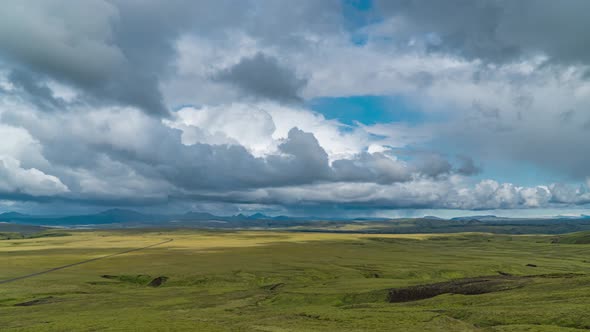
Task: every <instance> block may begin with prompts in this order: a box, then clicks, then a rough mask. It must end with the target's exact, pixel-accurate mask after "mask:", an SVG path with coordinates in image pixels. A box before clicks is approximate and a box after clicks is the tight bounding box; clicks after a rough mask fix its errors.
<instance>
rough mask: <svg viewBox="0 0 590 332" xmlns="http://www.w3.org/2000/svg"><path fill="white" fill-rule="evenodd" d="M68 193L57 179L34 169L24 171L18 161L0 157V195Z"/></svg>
mask: <svg viewBox="0 0 590 332" xmlns="http://www.w3.org/2000/svg"><path fill="white" fill-rule="evenodd" d="M68 191H69V190H68V187H67V186H65V185H64V184H63V183H62V182H61V181H60V180H59V179H58V178H57V177H55V176H52V175H48V174H45V173H43V172H42V171H40V170H38V169H35V168H30V169H24V168H22V167H21V165H20V162H19V161H18V160H16V159H13V158H10V157H6V156H0V195H4V194H10V195H23V194H24V195H31V196H54V195H59V194H64V193H67V192H68Z"/></svg>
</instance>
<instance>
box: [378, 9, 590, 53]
mask: <svg viewBox="0 0 590 332" xmlns="http://www.w3.org/2000/svg"><path fill="white" fill-rule="evenodd" d="M376 8H377V9H378V10H379V14H380V15H382V16H384V17H386V18H389V19H391V20H392V21H395V22H396V23H397V24H394V25H391V26H393V27H395V29H393V30H390V33H391V35H392V36H395V37H396V38H403V37H405V38H407V39H414V41H416V40H422V42H423V43H424V44H425V47H427V48H429V49H430V50H432V51H435V52H440V51H442V52H450V53H452V54H457V55H460V56H464V57H466V58H477V59H483V60H485V61H492V62H499V63H503V62H510V61H514V60H518V59H520V58H522V57H528V56H534V55H538V54H544V55H546V56H547V57H549V59H550V60H551V61H552V62H555V63H564V64H576V63H586V64H588V63H590V48H589V47H587V46H586V45H584V44H583V43H580V41H579V36H580V35H581V34H583V33H584V31H587V30H588V28H590V23H588V20H587V19H586V17H585V15H584V14H583V13H585V12H587V11H588V10H590V4H589V3H587V2H585V1H576V0H565V1H559V2H555V1H551V0H524V1H510V0H483V1H465V0H451V1H445V2H431V1H425V0H410V1H407V0H393V1H391V0H378V1H376Z"/></svg>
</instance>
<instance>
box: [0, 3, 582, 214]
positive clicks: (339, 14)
mask: <svg viewBox="0 0 590 332" xmlns="http://www.w3.org/2000/svg"><path fill="white" fill-rule="evenodd" d="M342 5H343V3H342V2H341V1H335V0H334V1H313V0H309V1H307V0H305V1H297V2H293V1H273V2H265V3H264V4H261V3H260V2H258V1H250V0H245V1H239V2H236V1H230V0H220V1H215V2H194V1H187V0H175V1H171V2H170V1H162V0H148V1H141V2H138V1H127V0H126V1H119V0H111V1H106V0H90V1H87V2H85V3H84V4H79V3H76V4H72V3H70V2H66V1H63V0H48V1H42V2H41V1H33V2H26V3H22V2H18V1H9V2H7V3H6V4H4V7H3V11H2V12H1V13H0V136H1V137H2V138H3V141H2V142H1V143H0V160H2V166H1V172H2V177H0V179H1V181H0V188H1V189H0V190H1V191H2V197H4V198H6V197H8V196H10V195H13V196H12V197H19V199H21V200H27V199H36V200H41V199H45V198H47V197H52V198H56V199H59V200H61V201H60V202H71V204H78V205H84V204H114V202H118V204H120V205H125V204H129V205H151V204H154V202H159V203H162V204H171V205H174V206H180V205H182V206H185V205H184V204H206V205H216V204H226V203H227V204H233V206H234V207H236V208H242V207H250V208H252V207H262V208H267V207H275V208H278V209H283V210H284V209H296V208H298V207H319V208H326V209H328V208H329V207H341V208H343V209H354V208H358V209H381V208H383V209H405V208H424V209H427V208H438V209H514V208H545V207H562V208H564V207H565V208H567V207H571V206H576V205H579V206H584V205H586V204H590V199H589V198H588V189H587V186H588V184H587V183H585V182H586V181H587V179H588V178H589V176H590V174H589V173H588V170H589V169H590V159H589V158H590V157H588V156H590V150H589V148H588V145H587V144H585V142H586V141H588V138H589V137H588V128H590V117H588V116H587V115H586V114H585V112H584V110H585V109H586V107H587V105H588V104H589V102H590V83H588V82H587V76H588V74H587V73H588V68H589V67H588V66H590V63H588V60H589V59H588V56H589V53H588V52H590V51H589V50H588V48H587V46H586V45H584V43H580V42H579V36H580V35H583V33H584V32H585V31H586V30H587V24H588V23H586V22H587V20H586V19H585V17H584V15H583V13H585V12H586V11H585V9H588V8H586V7H588V5H586V4H585V3H582V2H579V1H563V2H559V4H557V3H556V2H553V1H548V0H547V1H546V0H541V1H532V0H530V1H529V0H525V1H519V2H514V1H507V0H506V1H504V0H489V1H488V0H483V1H463V0H451V1H448V2H444V3H443V2H440V3H439V2H431V1H422V0H409V1H406V0H403V1H401V0H400V1H397V0H393V1H376V2H375V7H374V10H375V12H374V13H366V14H367V16H366V17H364V18H369V17H371V18H376V19H366V20H365V19H363V20H359V21H358V22H357V21H355V22H351V21H350V17H348V15H344V14H343V11H342ZM82 12H84V13H87V12H92V13H93V15H92V17H88V15H80V13H82ZM375 14H376V15H375ZM361 21H362V22H361ZM566 23H567V24H566ZM351 59H352V60H351ZM362 95H371V96H384V97H386V96H396V97H399V98H400V99H403V100H404V103H405V104H407V105H397V104H394V103H392V104H391V105H388V107H389V108H388V109H386V110H384V111H387V112H392V113H393V114H397V113H398V112H399V113H400V114H406V113H408V112H410V111H411V110H418V111H419V112H420V117H419V118H420V120H415V119H414V120H408V119H405V118H404V117H403V116H400V117H394V118H395V119H396V120H395V122H392V123H376V124H374V125H363V124H360V123H352V124H344V123H342V122H340V121H339V120H338V119H327V118H326V117H325V116H324V115H322V114H320V113H317V112H314V111H312V110H310V109H309V108H307V106H306V105H308V104H307V103H306V102H307V101H309V100H311V99H313V98H316V97H319V98H321V97H331V98H339V97H350V96H362ZM406 107H407V109H405V108H406ZM399 108H404V109H399ZM366 115H367V117H370V116H372V114H370V112H368V113H367V114H366ZM498 164H500V165H506V164H507V165H508V166H507V170H504V169H500V168H497V165H498ZM482 165H485V166H486V167H485V169H484V168H483V167H482ZM515 165H516V166H515ZM510 167H518V169H519V170H522V169H523V168H524V169H526V170H527V171H531V170H532V171H534V172H539V174H541V175H539V176H538V177H537V178H535V179H533V180H530V181H529V182H535V181H536V182H537V183H528V184H527V185H523V183H518V182H520V181H515V179H514V177H518V176H517V175H515V176H512V177H511V176H510V175H512V174H511V173H512V171H513V169H511V168H510ZM474 175H477V180H475V179H474V178H472V177H473V176H474ZM507 178H508V179H509V180H508V179H507ZM482 179H484V180H482ZM523 179H524V177H523ZM527 179H528V178H527ZM517 180H518V179H517ZM512 182H514V183H512ZM523 182H524V180H523ZM562 182H563V183H562ZM578 183H581V184H580V185H577V184H578ZM15 199H16V198H15ZM64 204H65V203H64Z"/></svg>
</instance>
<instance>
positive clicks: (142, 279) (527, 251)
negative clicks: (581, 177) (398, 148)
mask: <svg viewBox="0 0 590 332" xmlns="http://www.w3.org/2000/svg"><path fill="white" fill-rule="evenodd" d="M68 233H69V234H70V236H43V237H35V238H24V239H19V238H9V239H5V240H0V280H6V279H10V278H14V277H18V276H21V275H26V274H30V273H35V272H38V271H41V270H44V269H49V268H53V267H56V266H60V265H66V264H71V263H75V262H79V261H83V260H87V259H92V258H97V257H101V256H105V255H110V254H113V253H117V252H121V251H125V250H129V249H133V248H138V247H145V246H149V245H151V244H154V243H159V242H163V241H166V240H167V239H173V241H172V242H168V243H165V244H162V245H161V246H157V247H152V248H148V249H145V250H141V251H135V252H130V253H127V254H124V255H119V256H113V257H109V258H107V259H103V260H97V261H93V262H90V263H88V264H84V265H78V266H74V267H71V268H67V269H63V270H59V271H55V272H51V273H48V274H44V275H40V276H36V277H33V278H29V279H24V280H19V281H15V282H12V283H8V284H2V285H0V330H3V331H4V330H6V331H179V330H180V331H182V330H187V331H579V330H584V329H590V314H588V310H589V308H590V255H589V254H590V244H587V243H588V241H586V239H587V238H588V234H574V235H563V236H559V237H557V236H540V235H538V236H510V235H490V234H476V233H473V234H455V235H446V234H440V235H421V234H413V235H385V234H379V235H375V234H330V233H297V232H278V231H276V232H272V231H236V232H221V231H196V230H190V231H189V230H187V231H182V230H176V231H157V230H156V231H154V230H151V231H150V230H120V231H69V232H68ZM59 235H63V234H59ZM481 276H495V277H494V278H500V279H493V281H492V283H493V289H492V290H491V291H490V292H487V293H483V294H477V295H464V294H449V293H444V294H441V295H438V296H434V297H429V298H425V299H422V300H417V301H408V302H400V303H390V302H388V294H390V290H391V289H400V288H404V287H411V286H420V285H432V284H437V283H442V282H446V281H453V280H458V279H459V280H460V279H462V278H478V277H481ZM498 276H500V277H498ZM157 277H165V278H163V279H162V280H161V281H162V285H161V286H159V287H151V286H149V283H150V282H152V281H153V280H154V279H155V278H157ZM477 280H479V279H477ZM496 280H500V281H499V282H496ZM505 282H510V284H509V287H505V284H504V283H505ZM506 285H508V284H506ZM428 287H432V286H428Z"/></svg>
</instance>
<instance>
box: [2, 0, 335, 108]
mask: <svg viewBox="0 0 590 332" xmlns="http://www.w3.org/2000/svg"><path fill="white" fill-rule="evenodd" d="M338 8H339V3H338V2H337V1H321V2H316V1H301V2H297V3H294V2H290V1H277V2H272V3H268V5H265V6H260V4H259V3H257V2H256V1H254V2H252V1H228V0H221V1H215V2H211V1H207V2H205V1H187V0H175V1H163V0H149V1H135V0H131V1H119V0H113V1H106V0H87V1H75V2H71V1H65V0H49V1H31V2H22V1H8V2H6V3H3V4H2V11H0V59H4V60H6V61H8V63H9V64H10V63H14V64H18V65H21V66H23V67H25V68H27V69H29V70H30V71H31V72H35V73H37V74H39V75H46V76H47V77H50V78H52V79H56V80H59V81H61V82H64V83H67V84H70V85H72V86H75V87H76V88H77V89H80V90H81V91H83V92H84V93H85V94H86V95H87V96H85V98H86V99H88V101H89V102H92V103H94V104H119V105H130V106H136V107H139V108H140V109H142V110H143V111H144V112H146V113H148V114H152V115H157V116H168V115H169V111H168V107H167V105H165V103H164V100H163V96H162V93H161V92H160V89H159V84H160V80H161V79H163V78H164V77H166V75H168V74H169V72H170V70H171V68H170V66H171V61H172V59H173V57H174V56H175V42H176V41H177V39H178V38H179V37H180V36H181V35H183V34H189V35H190V34H199V35H200V36H202V37H205V38H209V37H211V38H213V39H215V38H216V37H215V36H218V35H221V34H223V33H224V32H225V31H229V30H232V29H235V30H241V31H243V32H245V33H247V34H251V35H253V36H255V37H257V38H259V39H260V40H261V42H262V43H266V44H270V45H277V44H280V45H289V44H291V45H295V44H297V43H298V41H297V40H298V39H300V37H298V36H299V35H300V34H301V33H302V32H304V31H307V30H309V29H315V30H317V31H327V30H337V29H338V22H339V17H340V15H338V13H339V12H338ZM269 16H272V17H273V18H274V19H273V20H270V21H269V20H266V18H267V17H269ZM253 61H254V63H248V62H247V61H246V63H244V64H243V65H242V66H239V67H237V68H235V72H232V74H235V75H237V77H236V79H237V81H236V83H237V84H239V85H240V86H246V89H251V90H248V91H253V92H255V93H261V94H263V95H265V96H268V95H269V94H270V95H274V94H275V93H276V94H278V95H275V97H278V98H283V99H293V98H296V91H294V92H293V91H289V89H295V90H297V89H298V88H300V84H301V83H300V82H299V81H297V80H294V81H291V79H292V78H291V77H290V76H289V73H288V72H287V71H283V68H281V67H279V66H278V65H277V64H276V63H274V62H273V60H271V59H268V58H264V57H258V58H255V59H254V60H253ZM257 65H262V67H261V68H259V69H261V70H265V71H267V70H270V71H271V72H269V73H260V74H259V75H262V76H263V78H271V79H272V81H271V82H265V81H264V80H262V81H261V82H258V85H250V84H251V83H252V84H253V82H251V81H248V80H249V76H250V74H252V73H251V70H256V68H251V67H249V66H254V67H256V66H257ZM264 75H268V76H266V77H265V76H264ZM277 75H278V76H277ZM283 78H284V79H287V82H281V81H280V80H281V79H283ZM274 84H278V86H277V88H275V85H274ZM282 89H286V90H282Z"/></svg>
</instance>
